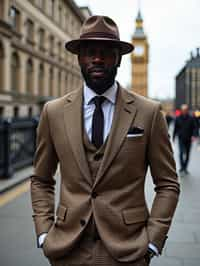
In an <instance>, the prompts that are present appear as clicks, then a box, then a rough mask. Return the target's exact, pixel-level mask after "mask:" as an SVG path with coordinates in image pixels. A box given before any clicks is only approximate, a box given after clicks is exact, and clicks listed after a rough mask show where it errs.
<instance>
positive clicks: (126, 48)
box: [65, 38, 134, 55]
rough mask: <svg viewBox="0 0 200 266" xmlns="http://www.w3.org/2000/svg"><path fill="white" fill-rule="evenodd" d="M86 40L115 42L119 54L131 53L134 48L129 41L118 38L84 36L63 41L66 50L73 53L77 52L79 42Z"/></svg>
mask: <svg viewBox="0 0 200 266" xmlns="http://www.w3.org/2000/svg"><path fill="white" fill-rule="evenodd" d="M86 41H91V42H92V41H104V42H110V43H113V44H115V45H116V46H118V47H119V48H120V54H121V55H124V54H128V53H131V52H132V51H133V50H134V46H133V45H132V44H131V43H128V42H123V41H119V40H112V39H107V38H84V39H77V40H72V41H69V42H66V43H65V48H66V50H68V51H70V52H71V53H73V54H79V51H80V44H81V43H84V42H86Z"/></svg>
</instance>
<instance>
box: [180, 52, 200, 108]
mask: <svg viewBox="0 0 200 266" xmlns="http://www.w3.org/2000/svg"><path fill="white" fill-rule="evenodd" d="M182 104H188V105H189V108H190V109H191V110H196V109H198V110H200V49H199V48H197V50H196V53H191V58H190V59H189V60H188V61H187V62H186V64H185V66H184V67H183V68H182V69H181V70H180V71H179V73H178V74H177V76H176V99H175V108H176V109H179V108H180V106H181V105H182Z"/></svg>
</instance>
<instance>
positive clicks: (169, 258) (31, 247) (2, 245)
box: [0, 143, 200, 266]
mask: <svg viewBox="0 0 200 266" xmlns="http://www.w3.org/2000/svg"><path fill="white" fill-rule="evenodd" d="M174 153H175V158H176V159H177V157H178V151H177V145H175V146H174ZM178 168H179V165H178V162H177V169H178ZM189 171H190V175H188V176H182V177H180V183H181V194H180V200H179V204H178V207H177V211H176V214H175V218H174V220H173V224H172V227H171V229H170V232H169V238H168V240H167V242H166V245H165V248H164V250H163V254H162V256H160V257H159V258H153V260H152V263H151V266H158V265H159V266H160V265H162V266H200V203H199V198H200V197H199V195H200V145H198V144H197V143H194V144H193V147H192V152H191V160H190V164H189ZM29 172H30V169H29ZM58 176H59V174H58ZM58 178H59V177H58ZM4 183H5V182H4ZM58 183H59V182H58ZM0 186H1V181H0ZM22 192H23V190H22ZM7 193H9V192H7ZM153 195H154V191H153V186H152V182H151V177H150V175H149V174H148V177H147V182H146V199H147V202H148V205H149V206H151V204H152V199H153ZM0 265H1V266H37V265H40V266H48V265H49V264H48V261H47V259H46V258H45V257H44V256H43V252H42V250H41V249H37V248H36V238H35V232H34V227H33V222H32V209H31V202H30V192H29V191H27V192H25V193H24V192H23V193H21V194H19V195H18V196H17V197H15V198H14V199H13V200H12V201H10V202H8V203H7V204H5V205H3V206H1V207H0Z"/></svg>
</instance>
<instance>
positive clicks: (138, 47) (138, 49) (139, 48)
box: [134, 45, 144, 56]
mask: <svg viewBox="0 0 200 266" xmlns="http://www.w3.org/2000/svg"><path fill="white" fill-rule="evenodd" d="M134 54H135V55H136V56H142V55H143V54H144V46H142V45H136V46H135V49H134Z"/></svg>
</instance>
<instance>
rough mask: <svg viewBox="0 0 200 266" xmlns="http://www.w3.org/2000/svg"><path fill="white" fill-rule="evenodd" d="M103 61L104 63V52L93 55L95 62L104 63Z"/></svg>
mask: <svg viewBox="0 0 200 266" xmlns="http://www.w3.org/2000/svg"><path fill="white" fill-rule="evenodd" d="M103 61H104V56H103V55H102V52H96V53H95V54H94V55H93V62H95V63H102V62H103Z"/></svg>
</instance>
